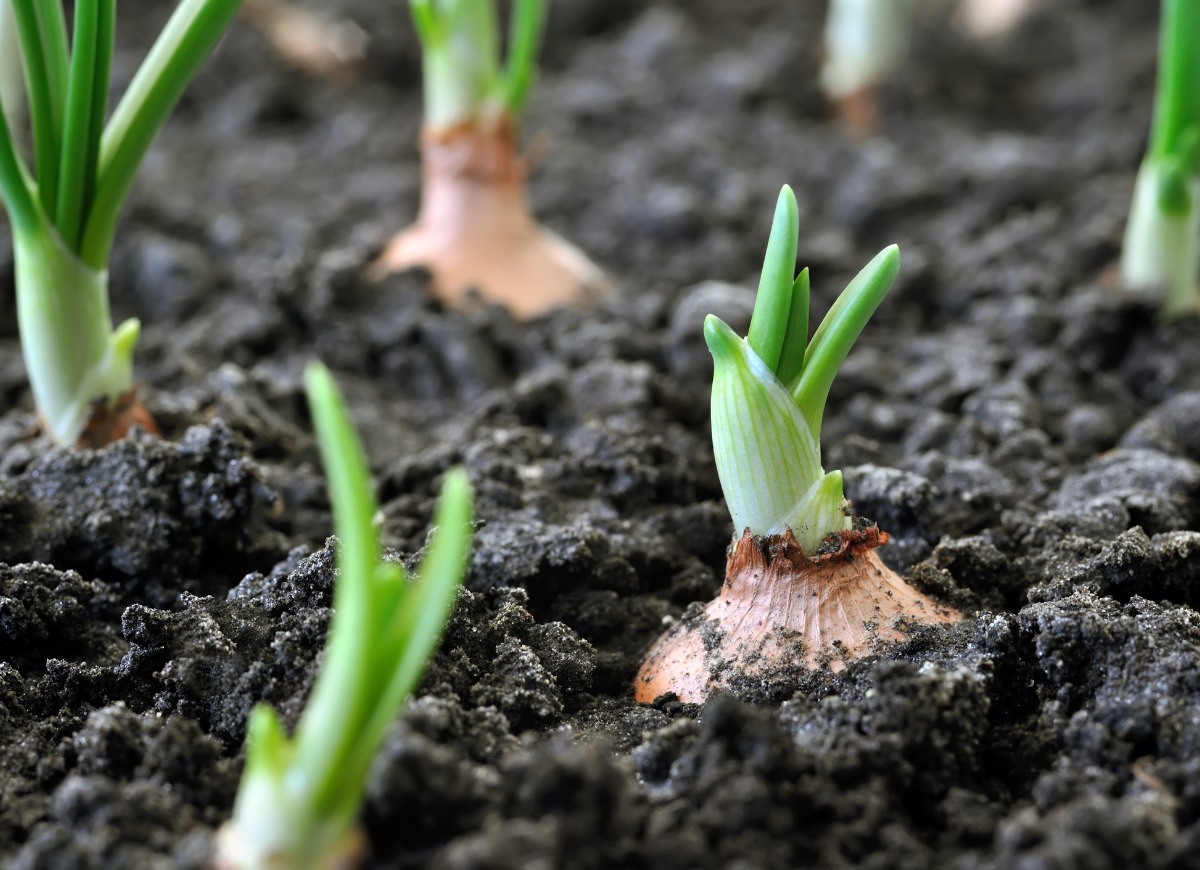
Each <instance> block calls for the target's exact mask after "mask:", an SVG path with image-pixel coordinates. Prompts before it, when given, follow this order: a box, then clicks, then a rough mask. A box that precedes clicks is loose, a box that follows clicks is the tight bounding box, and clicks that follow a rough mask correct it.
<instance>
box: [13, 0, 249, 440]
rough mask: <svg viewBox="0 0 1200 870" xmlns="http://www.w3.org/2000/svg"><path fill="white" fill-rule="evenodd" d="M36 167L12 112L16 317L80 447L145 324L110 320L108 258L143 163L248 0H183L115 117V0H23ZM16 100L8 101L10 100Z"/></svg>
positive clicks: (18, 21)
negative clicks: (69, 1) (69, 11)
mask: <svg viewBox="0 0 1200 870" xmlns="http://www.w3.org/2000/svg"><path fill="white" fill-rule="evenodd" d="M11 3H12V11H13V18H14V22H15V25H16V31H17V41H18V42H19V44H20V53H21V59H22V63H23V66H24V73H25V75H24V79H25V83H26V90H27V95H28V100H27V109H28V115H29V121H30V126H31V127H32V133H33V136H32V139H33V157H34V163H33V170H32V171H31V169H30V168H29V167H28V166H27V165H26V163H25V160H24V159H23V158H22V157H21V155H20V154H19V153H18V151H17V149H16V147H15V145H14V141H13V135H12V131H11V130H10V129H9V125H8V121H7V120H6V119H5V118H4V114H5V113H0V195H2V196H3V199H4V204H5V206H6V207H7V210H8V215H9V220H10V223H11V224H12V230H13V250H14V256H15V260H16V285H17V317H18V323H19V326H20V331H21V348H22V351H23V353H24V357H25V366H26V368H27V369H28V374H29V380H30V385H31V386H32V389H33V395H34V399H35V401H36V402H37V406H38V410H39V412H40V413H41V416H42V420H43V422H44V424H45V427H46V430H47V432H48V433H49V434H50V437H51V438H53V439H54V440H55V441H56V442H58V443H60V444H71V443H74V442H75V440H76V439H77V438H78V437H79V435H80V433H81V432H82V430H83V428H84V426H85V424H86V423H87V420H88V417H89V416H90V413H91V408H92V405H93V404H95V403H96V402H100V401H103V402H107V403H110V404H111V403H112V402H113V401H115V400H116V399H117V398H118V397H119V396H121V395H122V394H124V393H127V392H128V391H129V390H130V388H131V386H132V377H133V375H132V371H133V366H132V356H133V346H134V344H135V343H136V341H137V334H138V323H137V321H136V320H129V321H126V322H125V323H123V324H121V325H120V326H118V327H117V328H116V329H115V330H114V329H113V326H112V318H111V315H110V314H109V307H108V273H107V264H108V256H109V252H110V250H111V248H112V242H113V232H114V230H115V228H116V223H117V216H118V213H119V212H120V209H121V206H122V204H123V203H124V201H125V197H126V195H127V194H128V192H129V188H130V185H131V184H132V183H133V176H134V173H135V172H136V171H137V168H138V165H139V164H140V163H141V161H142V158H143V157H145V155H146V152H147V150H149V148H150V144H151V143H152V142H153V141H154V137H155V136H156V135H157V133H158V131H159V129H160V128H161V127H162V125H163V124H164V123H165V122H166V119H167V117H168V116H169V115H170V113H171V110H172V109H173V108H174V107H175V104H176V103H177V102H178V101H179V97H180V96H181V95H182V94H183V90H184V88H185V87H186V86H187V83H188V81H190V79H191V78H192V76H193V75H195V73H196V71H197V70H198V69H199V68H200V65H201V64H202V63H203V62H204V60H205V59H206V58H207V57H208V55H209V54H210V53H211V51H212V49H213V47H214V46H215V45H216V44H217V40H218V39H220V37H221V35H222V34H223V33H224V32H225V28H226V27H227V26H228V25H229V22H230V21H232V19H233V16H234V15H235V14H236V13H237V10H238V7H240V6H241V0H182V2H181V3H180V4H179V5H178V7H177V8H176V9H175V12H174V14H173V15H172V16H171V19H170V20H169V21H168V22H167V25H166V27H165V28H164V29H163V32H162V33H161V34H160V35H159V38H158V40H157V41H156V42H155V44H154V47H153V48H152V49H151V50H150V54H149V55H148V56H147V58H146V60H145V62H144V63H143V64H142V66H141V68H140V69H139V70H138V72H137V75H135V76H134V79H133V81H132V83H131V84H130V85H129V89H128V90H127V91H126V92H125V96H124V97H123V98H122V99H121V102H120V103H119V105H118V106H117V108H116V110H115V111H114V112H113V114H112V117H111V118H110V119H109V120H108V123H107V125H105V115H106V114H107V105H108V85H109V70H110V67H111V64H112V54H113V33H114V30H115V27H116V0H89V2H77V3H75V4H74V21H73V26H72V34H71V38H70V39H69V40H68V35H67V23H66V15H65V13H64V11H63V4H62V3H60V2H59V0H11ZM5 102H6V108H13V107H10V106H8V103H9V99H8V96H7V95H6V96H5Z"/></svg>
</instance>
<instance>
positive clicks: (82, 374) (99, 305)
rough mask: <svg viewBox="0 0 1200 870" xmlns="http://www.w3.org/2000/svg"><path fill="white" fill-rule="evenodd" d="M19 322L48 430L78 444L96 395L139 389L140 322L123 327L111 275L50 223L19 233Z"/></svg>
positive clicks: (16, 247) (16, 246)
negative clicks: (111, 297) (115, 322)
mask: <svg viewBox="0 0 1200 870" xmlns="http://www.w3.org/2000/svg"><path fill="white" fill-rule="evenodd" d="M13 255H14V260H15V263H16V287H17V321H18V325H19V327H20V332H21V351H22V354H23V356H24V358H25V368H26V369H27V371H28V374H29V383H30V386H31V387H32V389H33V397H34V400H35V401H36V402H37V407H38V411H39V413H40V414H41V416H42V420H43V423H44V425H45V428H46V431H47V433H48V434H49V435H50V437H51V438H52V439H53V440H54V441H55V442H56V443H58V444H63V445H69V444H74V443H75V441H76V440H77V439H78V438H79V435H80V433H81V432H82V431H83V429H84V427H85V426H86V425H87V421H88V418H89V416H90V414H91V410H92V405H93V404H94V403H95V402H96V401H97V400H109V401H111V400H113V399H116V398H117V397H119V396H121V395H122V394H124V393H127V392H129V390H130V389H131V388H132V386H133V348H134V345H135V344H136V343H137V339H138V333H139V331H140V326H139V323H138V321H137V320H126V321H125V322H124V323H122V324H121V325H120V326H119V327H117V329H116V330H113V328H112V316H111V315H110V313H109V307H108V272H107V271H106V270H96V269H92V268H91V267H89V266H88V265H87V264H86V263H84V262H83V261H82V260H80V259H79V258H78V257H77V256H75V254H74V253H72V252H71V251H70V250H68V249H67V248H66V246H65V245H64V244H63V243H62V240H61V239H60V238H59V236H58V233H57V232H55V231H54V230H53V229H51V228H49V227H46V228H41V229H38V230H34V231H21V230H15V231H14V234H13Z"/></svg>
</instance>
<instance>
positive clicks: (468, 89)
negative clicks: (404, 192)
mask: <svg viewBox="0 0 1200 870" xmlns="http://www.w3.org/2000/svg"><path fill="white" fill-rule="evenodd" d="M409 8H410V9H411V11H412V17H413V21H414V22H415V25H416V29H417V35H418V36H419V37H420V40H421V51H422V62H423V75H424V95H425V118H424V126H423V128H422V132H421V162H422V170H423V182H422V189H421V207H420V212H419V214H418V216H417V221H416V223H414V224H413V225H412V226H410V227H409V228H407V229H406V230H404V231H403V232H402V233H400V234H399V235H398V236H396V237H395V238H394V239H393V240H392V241H391V243H390V244H389V245H388V246H387V248H386V250H385V251H384V252H383V255H382V256H381V257H380V259H379V261H378V263H377V264H376V273H377V274H384V273H386V272H390V271H395V270H401V269H407V268H409V267H412V266H424V267H426V268H428V269H429V270H430V272H431V273H432V275H433V289H434V292H435V293H437V294H438V295H439V296H440V297H442V298H443V299H445V300H446V301H448V302H450V303H452V304H459V303H462V302H464V301H465V300H466V299H467V298H468V296H469V293H470V292H471V291H477V292H478V293H479V294H480V295H481V296H482V297H483V298H484V299H488V300H491V301H495V302H499V303H501V304H504V305H506V306H508V307H509V308H510V309H511V310H512V311H513V312H514V313H515V314H517V315H519V316H531V315H535V314H539V313H541V312H543V311H545V310H547V309H549V308H552V307H554V306H556V305H563V304H573V303H580V302H584V301H587V300H588V299H590V298H592V297H594V296H596V295H598V294H602V293H604V292H605V291H606V289H607V283H606V280H605V278H604V276H603V274H602V273H601V272H600V270H599V269H598V268H597V267H596V266H595V265H594V264H592V262H591V261H590V260H588V258H587V257H586V256H584V255H583V254H582V253H581V252H580V251H579V250H578V249H576V248H575V247H574V246H572V245H570V244H568V243H567V242H565V241H563V240H562V239H560V238H559V237H558V236H556V235H554V234H553V233H551V232H549V231H548V230H546V229H544V228H543V227H542V226H540V225H539V224H538V223H537V221H536V220H535V219H534V218H533V215H532V214H531V212H530V209H529V204H528V202H527V200H526V197H525V175H526V165H525V161H524V160H523V158H522V157H521V155H520V153H519V138H520V137H519V128H520V117H521V114H522V112H523V110H524V107H525V104H526V102H527V100H528V98H529V92H530V88H531V86H532V84H533V80H534V78H535V74H536V69H537V64H536V58H537V52H538V47H539V45H540V43H541V37H542V31H543V28H544V25H545V19H546V9H547V4H546V0H514V2H513V4H512V17H511V20H510V27H509V37H508V58H507V60H505V61H503V62H502V61H501V57H500V38H499V31H498V27H497V14H496V8H495V0H410V2H409Z"/></svg>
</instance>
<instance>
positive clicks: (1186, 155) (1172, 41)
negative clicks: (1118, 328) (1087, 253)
mask: <svg viewBox="0 0 1200 870" xmlns="http://www.w3.org/2000/svg"><path fill="white" fill-rule="evenodd" d="M1121 277H1122V279H1123V280H1124V282H1125V285H1126V286H1127V287H1131V288H1145V287H1158V288H1162V290H1163V291H1164V300H1163V314H1164V316H1166V317H1178V316H1179V315H1181V314H1185V313H1187V312H1189V311H1195V310H1196V305H1197V291H1198V289H1200V287H1198V284H1197V282H1198V281H1200V3H1198V2H1196V0H1163V3H1162V21H1161V27H1160V36H1159V59H1158V87H1157V90H1156V93H1155V100H1154V122H1153V127H1152V129H1151V133H1150V146H1149V149H1148V150H1147V152H1146V156H1145V158H1144V159H1143V160H1142V165H1141V168H1140V169H1138V174H1137V181H1136V182H1135V185H1134V192H1133V205H1132V206H1131V208H1130V211H1129V223H1128V224H1126V227H1125V242H1124V246H1123V247H1122V251H1121Z"/></svg>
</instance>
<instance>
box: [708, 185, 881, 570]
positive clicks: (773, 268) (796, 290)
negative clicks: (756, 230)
mask: <svg viewBox="0 0 1200 870" xmlns="http://www.w3.org/2000/svg"><path fill="white" fill-rule="evenodd" d="M798 227H799V217H798V211H797V207H796V197H795V196H794V195H793V193H792V190H791V188H790V187H787V186H786V185H785V186H784V188H783V190H782V191H780V194H779V200H778V204H777V205H776V208H775V219H774V222H773V224H772V226H771V236H770V240H769V241H768V243H767V253H766V257H765V259H764V262H763V270H762V277H761V279H760V282H759V287H758V297H757V298H756V300H755V303H754V313H753V315H752V317H751V320H750V331H749V334H748V335H747V337H746V338H744V339H743V338H739V337H738V336H737V335H736V334H735V333H734V332H733V330H732V329H730V328H729V326H728V325H726V324H725V323H724V322H723V321H721V320H720V319H718V318H717V317H714V316H713V315H709V316H708V318H707V319H706V320H705V323H704V338H705V341H707V343H708V347H709V350H710V351H711V352H712V355H713V361H714V365H715V368H714V373H713V391H712V406H711V407H712V433H713V451H714V453H715V454H716V461H717V472H718V474H719V475H720V478H721V488H722V489H723V490H724V493H725V501H726V503H727V504H728V506H729V512H730V514H731V515H732V516H733V524H734V533H735V538H740V537H741V536H742V534H743V532H745V531H746V530H747V529H749V530H750V532H751V533H752V534H755V535H759V536H768V535H779V534H783V533H784V532H785V531H787V530H788V529H790V530H791V531H792V533H793V534H794V535H795V536H796V540H797V541H798V542H799V543H800V546H801V547H803V548H804V551H805V552H806V553H809V554H812V553H813V552H815V551H816V550H817V548H818V547H819V546H820V544H821V542H822V541H823V540H824V539H825V538H826V537H828V536H829V535H831V534H833V533H835V532H838V531H842V530H845V529H848V528H850V525H851V519H850V517H849V516H848V514H847V511H846V499H845V495H844V493H843V491H842V475H841V472H840V471H831V472H828V473H826V472H825V470H824V469H823V468H822V467H821V447H820V441H821V420H822V417H823V415H824V412H825V402H826V400H827V398H828V396H829V388H830V386H831V385H832V384H833V379H834V377H835V376H836V375H837V371H838V368H840V367H841V364H842V362H843V361H844V360H845V359H846V355H847V354H848V353H849V352H850V348H851V347H852V346H853V344H854V342H855V340H856V339H857V338H858V335H859V333H861V332H862V329H863V327H864V326H865V325H866V323H867V321H868V320H869V319H870V318H871V315H872V314H874V312H875V309H876V308H877V307H878V306H879V303H880V302H881V301H882V300H883V297H884V296H886V295H887V292H888V290H889V289H891V286H892V282H893V281H894V280H895V277H896V273H897V271H898V270H899V268H900V252H899V249H898V248H897V247H896V246H895V245H892V246H890V247H888V248H885V249H884V250H883V251H881V252H880V253H879V254H878V255H877V256H876V257H875V259H873V260H872V261H871V262H870V263H868V264H867V266H866V267H865V268H864V269H863V270H862V271H861V272H859V273H858V275H857V276H856V277H855V278H854V280H853V281H851V282H850V285H849V286H848V287H847V288H846V289H845V290H844V291H843V292H842V294H841V296H839V297H838V299H837V301H836V302H835V303H834V305H833V307H832V308H831V309H830V310H829V313H828V314H827V315H826V317H825V319H824V320H823V321H822V322H821V325H820V327H818V328H817V330H816V332H815V333H814V335H813V336H812V339H811V340H810V339H809V338H808V302H809V282H808V270H807V269H805V270H803V271H802V272H801V273H800V275H799V276H798V277H793V276H794V273H795V263H796V239H797V232H798Z"/></svg>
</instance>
